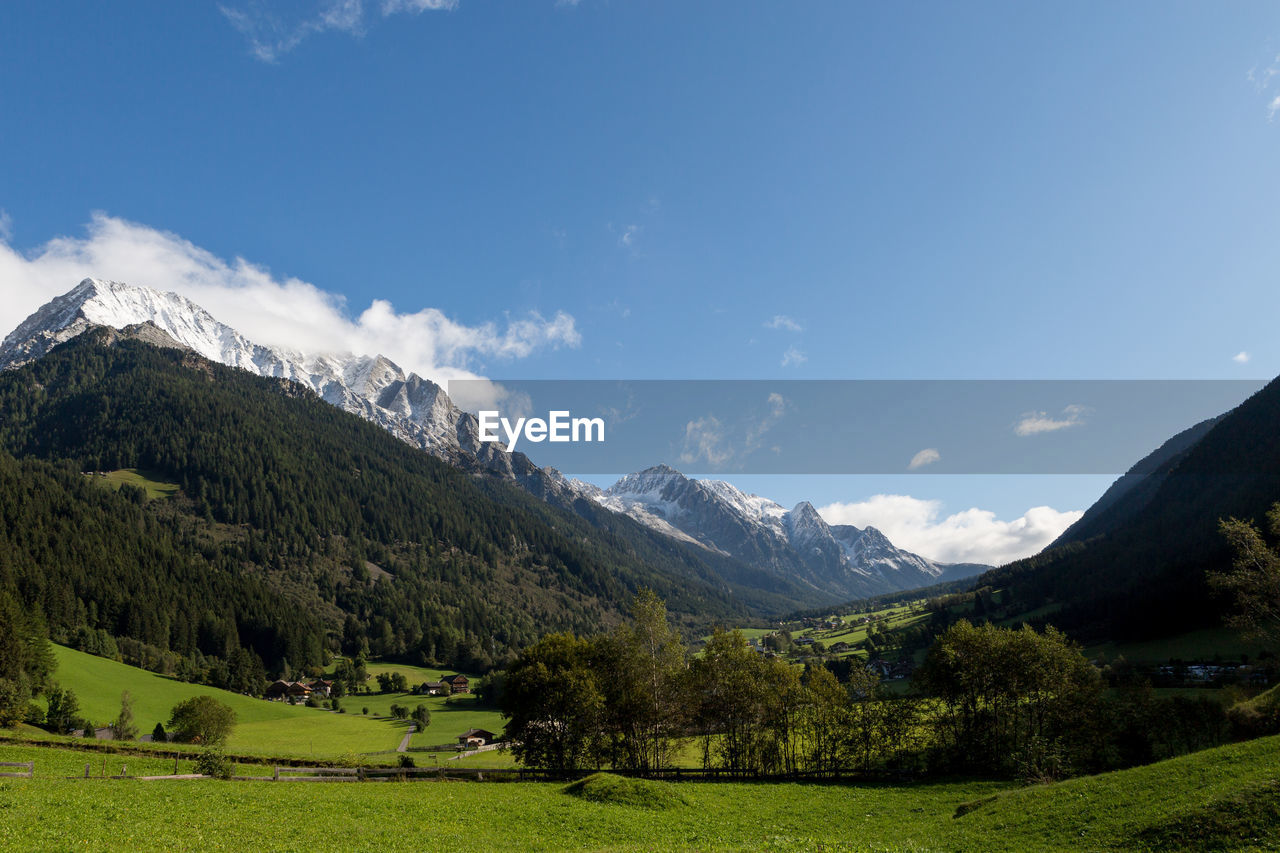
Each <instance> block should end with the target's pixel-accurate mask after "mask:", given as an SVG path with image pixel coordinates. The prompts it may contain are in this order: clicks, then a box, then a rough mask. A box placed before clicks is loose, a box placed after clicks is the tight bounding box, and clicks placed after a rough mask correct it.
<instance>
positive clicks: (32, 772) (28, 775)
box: [0, 761, 36, 779]
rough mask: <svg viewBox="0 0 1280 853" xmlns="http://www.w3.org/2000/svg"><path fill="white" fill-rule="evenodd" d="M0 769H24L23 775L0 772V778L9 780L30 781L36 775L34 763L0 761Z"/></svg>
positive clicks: (7, 771)
mask: <svg viewBox="0 0 1280 853" xmlns="http://www.w3.org/2000/svg"><path fill="white" fill-rule="evenodd" d="M0 767H25V768H27V770H26V772H25V773H18V772H15V771H9V770H4V771H0V776H4V777H7V778H9V779H30V778H31V777H32V776H34V775H35V774H36V763H35V762H34V761H0Z"/></svg>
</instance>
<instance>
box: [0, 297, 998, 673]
mask: <svg viewBox="0 0 1280 853" xmlns="http://www.w3.org/2000/svg"><path fill="white" fill-rule="evenodd" d="M0 367H3V368H4V372H3V373H2V374H0V413H2V415H3V422H2V423H3V426H0V454H2V455H0V476H3V477H4V478H5V479H6V480H7V481H8V483H9V486H10V487H9V488H6V489H5V490H4V494H5V495H7V496H8V497H7V499H6V500H5V506H4V507H3V512H4V515H3V518H4V527H3V531H0V538H3V542H2V543H0V552H2V553H3V556H2V557H0V585H3V586H4V587H5V588H6V589H8V590H10V591H11V592H12V593H14V594H15V595H16V598H17V600H18V601H19V602H20V603H21V604H22V606H24V607H26V608H28V609H30V610H32V611H33V612H37V613H39V614H41V615H42V616H43V617H44V618H45V619H46V620H47V621H48V623H49V626H50V629H51V631H52V633H53V635H54V636H55V637H57V638H61V639H64V640H66V639H68V638H70V637H72V636H75V635H77V634H80V635H85V634H88V635H93V636H101V637H102V638H104V639H103V641H104V642H106V639H105V638H107V637H110V638H113V641H116V642H121V643H124V644H126V646H127V647H128V649H129V650H131V653H130V654H129V655H128V657H129V658H130V659H138V660H140V661H144V662H149V663H154V661H155V660H156V659H160V658H165V657H166V656H168V657H170V658H176V659H178V660H180V661H185V662H198V663H201V664H203V665H206V666H207V665H210V663H209V662H213V663H212V665H214V666H217V667H223V668H224V670H225V672H226V675H225V678H223V679H222V680H223V681H225V682H226V683H227V684H229V685H233V684H234V683H235V681H236V680H237V679H249V678H255V677H257V676H258V674H259V673H260V672H261V671H262V670H263V669H264V668H265V669H269V670H271V671H279V670H280V669H281V667H283V666H284V665H285V664H286V663H287V664H288V665H290V666H292V667H295V668H296V667H298V666H307V665H313V664H315V663H318V662H319V661H320V660H321V659H322V658H323V657H324V650H325V649H326V648H328V649H330V650H339V649H345V650H348V651H351V650H358V649H361V648H366V649H368V650H369V651H370V652H371V653H372V654H374V655H378V656H383V657H400V658H402V659H407V660H414V661H418V662H422V663H441V664H450V665H455V666H467V667H472V668H475V669H485V668H487V667H488V666H490V665H492V664H493V663H494V662H496V661H499V660H500V659H503V658H504V657H505V656H506V655H507V654H509V653H510V652H511V651H513V650H514V649H518V648H520V647H521V646H522V645H524V644H527V643H529V642H532V641H533V640H534V639H536V638H537V637H538V636H540V635H542V634H543V633H545V632H546V631H549V630H576V631H580V632H585V631H590V630H596V629H598V628H599V627H601V626H607V625H609V624H612V623H614V622H616V621H617V620H618V619H619V618H620V616H621V613H622V612H623V611H624V610H625V608H626V606H627V602H628V601H629V600H630V599H631V597H632V596H633V595H634V593H635V591H636V590H637V589H639V588H640V587H650V588H652V589H654V590H655V591H656V592H658V593H659V594H660V595H661V596H662V597H663V598H665V599H666V600H667V602H668V605H669V607H670V608H671V610H672V613H673V617H674V618H676V619H677V620H678V621H679V622H681V623H682V624H685V625H686V626H689V627H691V628H694V627H697V628H706V627H708V626H710V625H711V624H713V623H724V622H732V621H740V620H743V619H751V618H761V617H766V616H777V615H780V614H782V613H785V612H789V611H794V610H795V609H797V608H803V607H815V606H823V605H830V604H833V603H836V602H839V601H844V600H849V599H853V598H861V597H865V596H869V595H876V594H883V593H889V592H894V591H901V590H909V589H915V588H919V587H924V586H928V585H930V584H934V583H937V582H939V581H947V580H955V579H959V578H963V577H967V576H969V575H974V574H977V573H979V572H981V571H983V570H985V569H987V568H989V567H987V566H980V565H968V564H966V565H941V564H938V563H935V562H933V561H930V560H928V559H926V558H923V557H920V556H918V555H915V554H911V553H908V552H905V551H902V550H901V549H898V548H896V547H894V546H893V544H892V543H891V542H889V540H888V539H887V538H885V537H884V536H883V534H881V533H880V532H879V531H877V530H875V529H874V528H866V529H858V528H855V527H849V526H829V525H827V524H826V523H825V522H824V521H823V520H822V519H821V518H820V517H819V516H818V514H817V512H816V511H815V510H814V508H813V507H812V506H811V505H810V504H808V503H807V502H802V503H800V504H799V505H798V506H796V507H795V508H793V509H791V510H786V509H785V508H783V507H781V506H779V505H777V504H775V503H773V502H771V501H768V500H766V499H764V498H760V497H757V496H754V495H747V494H744V493H742V492H740V491H738V490H737V489H735V488H734V487H733V486H731V485H729V484H728V483H723V482H718V481H711V480H704V481H699V480H693V479H689V478H686V477H684V476H683V475H681V474H680V473H679V472H677V471H675V470H673V469H671V468H668V467H666V466H661V465H660V466H657V467H655V468H651V469H648V470H646V471H642V472H639V473H637V474H632V475H629V476H627V477H624V478H623V479H622V480H620V481H619V482H618V483H617V484H615V485H614V486H613V487H611V488H609V489H606V490H600V489H597V488H595V487H593V486H590V485H587V484H584V483H580V482H577V481H573V480H569V479H567V478H565V477H564V476H562V475H561V474H560V473H559V472H557V471H555V470H554V469H549V468H540V467H538V466H537V465H535V464H533V463H532V462H531V461H530V460H529V459H528V458H527V457H526V456H525V455H524V454H523V453H518V452H517V453H508V452H507V451H506V449H505V448H503V447H502V446H501V445H499V444H495V443H485V442H480V441H479V439H478V429H477V422H476V419H475V417H474V416H473V415H471V414H469V413H467V412H464V411H462V410H461V409H460V408H459V407H458V406H456V405H454V403H453V402H452V401H451V400H450V399H449V397H448V396H447V395H446V394H445V392H444V391H443V389H441V388H440V387H439V386H438V385H436V384H434V383H432V382H430V381H428V380H426V379H423V378H422V377H419V376H417V375H414V374H412V373H406V372H405V371H404V370H402V369H401V368H399V367H398V366H397V365H395V364H393V363H392V362H390V361H389V360H387V359H386V358H383V357H381V356H364V355H343V354H319V355H317V354H306V353H300V352H293V351H289V350H285V349H282V348H279V347H273V346H266V345H262V344H259V343H255V342H253V341H250V340H248V339H247V338H245V337H244V336H243V335H241V334H239V333H238V332H237V331H236V330H234V329H232V328H230V327H229V326H227V325H225V324H223V323H220V322H219V321H218V320H217V319H215V318H214V317H213V316H211V315H210V314H209V313H208V312H206V311H205V310H203V309H202V308H200V307H199V306H198V305H196V304H194V303H192V302H191V301H189V300H187V299H185V298H183V297H181V296H178V295H176V294H173V293H160V292H158V291H155V290H151V289H148V288H144V287H136V286H131V285H127V284H122V283H118V282H104V281H97V280H93V279H86V280H85V281H83V282H81V283H80V284H79V285H78V286H77V287H75V288H74V289H73V290H71V291H70V292H68V293H66V294H65V295H63V296H60V297H58V298H56V299H54V300H53V301H51V302H50V303H48V304H47V305H45V306H44V307H43V308H41V309H40V310H39V311H37V312H36V313H35V314H33V315H32V316H31V317H29V318H28V319H27V320H26V321H24V322H23V323H22V324H21V325H19V326H18V328H17V329H15V330H14V331H13V332H12V333H11V334H10V335H8V337H6V338H5V340H4V342H3V345H0ZM121 471H129V472H137V473H136V475H135V476H136V477H138V478H139V479H140V480H142V481H143V482H145V483H147V484H161V485H163V486H166V487H168V488H167V490H165V491H163V493H164V494H166V495H171V497H167V498H165V499H155V500H146V499H145V494H144V493H143V492H142V491H141V490H139V489H134V488H130V487H126V488H122V489H121V490H119V491H118V492H113V491H111V490H109V489H106V488H104V487H103V485H102V483H101V482H100V481H102V480H104V479H105V480H107V481H108V482H109V481H110V480H111V477H112V476H113V475H114V474H116V473H117V472H121ZM20 484H21V485H20ZM73 531H74V532H73ZM213 601H217V602H219V605H218V606H217V607H216V608H215V607H212V606H211V605H210V602H213ZM80 645H81V646H84V645H86V643H85V642H84V641H83V637H82V641H81V642H80Z"/></svg>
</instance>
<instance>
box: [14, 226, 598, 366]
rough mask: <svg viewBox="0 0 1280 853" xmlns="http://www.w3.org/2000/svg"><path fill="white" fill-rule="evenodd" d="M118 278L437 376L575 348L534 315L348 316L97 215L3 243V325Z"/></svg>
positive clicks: (244, 327)
mask: <svg viewBox="0 0 1280 853" xmlns="http://www.w3.org/2000/svg"><path fill="white" fill-rule="evenodd" d="M89 277H94V278H102V279H114V280H117V281H124V282H128V283H130V284H137V285H143V286H145V287H151V288H154V289H156V290H162V291H170V290H171V291H175V292H177V293H180V294H182V295H183V296H186V297H188V298H189V299H191V300H192V301H194V302H195V303H197V304H198V305H200V306H202V307H204V308H205V309H207V310H208V311H209V312H210V313H211V314H213V316H215V317H217V318H218V319H219V320H221V321H222V322H224V323H226V324H228V325H229V326H231V327H233V328H235V329H236V330H237V331H239V332H241V333H243V334H244V335H246V336H247V337H248V338H249V339H250V340H253V341H257V342H259V343H263V344H273V345H276V346H282V347H286V348H289V349H293V350H298V351H302V352H310V353H326V352H335V353H340V352H353V353H362V354H368V355H374V354H382V355H385V356H386V357H388V358H390V359H391V360H392V361H395V362H397V363H398V364H400V365H401V366H402V367H404V368H406V369H408V370H412V371H414V372H415V373H417V374H419V375H421V376H424V377H426V378H428V379H431V380H433V381H436V382H439V383H443V382H445V381H447V380H449V379H467V378H475V377H476V375H477V374H476V372H475V371H476V370H481V369H483V364H482V362H483V361H484V360H486V359H496V360H512V359H519V358H524V357H526V356H529V355H531V354H532V353H534V352H535V351H538V350H541V349H556V348H559V347H577V346H579V345H580V344H581V342H582V337H581V335H580V334H579V332H578V329H577V326H576V323H575V321H574V318H573V317H572V316H570V315H569V314H566V313H565V312H563V311H557V312H556V313H555V314H554V315H552V316H551V317H549V318H548V317H544V316H542V315H541V314H537V313H530V314H526V315H523V316H518V317H506V318H504V319H503V320H502V321H501V322H498V321H493V322H488V323H482V324H480V325H477V326H469V325H465V324H463V323H459V322H457V321H455V320H453V319H451V318H450V317H448V316H446V315H445V314H444V312H442V311H440V310H438V309H436V308H423V309H421V310H418V311H412V312H401V311H398V310H397V309H396V308H395V307H394V306H393V305H392V304H391V303H390V302H388V301H386V300H383V299H376V300H374V301H373V302H372V303H370V305H369V306H368V307H367V308H365V309H364V310H363V311H361V312H360V313H359V314H358V315H357V316H356V317H355V318H354V319H352V318H351V317H350V315H349V314H348V312H347V304H346V299H345V298H344V297H343V296H341V295H340V294H336V293H331V292H328V291H325V290H322V289H321V288H319V287H317V286H316V285H314V284H310V283H308V282H305V281H302V280H300V279H296V278H277V277H275V276H273V275H272V274H271V273H270V272H269V271H268V270H266V269H264V268H262V267H259V266H256V265H254V264H252V263H250V262H249V261H246V260H245V259H243V258H236V259H235V260H233V261H226V260H223V259H222V258H219V257H217V256H216V255H214V254H213V253H212V252H209V251H207V250H205V249H202V248H200V247H199V246H197V245H195V244H194V243H192V242H190V241H188V240H184V239H183V238H181V237H179V236H178V235H176V234H173V233H170V232H167V231H160V230H158V229H155V228H150V227H148V226H145V225H139V224H137V223H134V222H129V221H126V220H124V219H118V218H116V217H112V216H107V215H106V214H103V213H95V214H94V215H93V218H92V220H91V222H90V223H89V226H88V233H87V235H86V236H84V237H58V238H56V239H53V240H50V241H49V242H48V243H45V244H44V245H43V246H40V247H38V248H36V249H35V250H34V251H31V252H28V253H25V254H24V253H22V252H19V251H17V250H16V249H14V248H13V247H11V246H10V245H9V244H8V242H7V241H4V240H0V282H3V283H4V285H3V286H4V297H5V298H4V299H3V300H0V329H2V330H3V331H4V332H7V331H8V330H10V329H13V328H15V327H16V326H17V325H18V324H19V323H20V322H21V321H22V320H23V319H24V318H25V317H26V316H27V315H29V314H30V313H32V312H33V311H35V310H36V309H37V308H39V307H40V306H41V305H43V304H44V303H45V302H47V301H49V300H50V299H52V298H53V297H54V296H57V295H59V294H62V293H65V292H66V291H68V290H70V289H71V288H73V287H75V285H76V284H77V283H79V282H80V281H81V280H82V279H85V278H89Z"/></svg>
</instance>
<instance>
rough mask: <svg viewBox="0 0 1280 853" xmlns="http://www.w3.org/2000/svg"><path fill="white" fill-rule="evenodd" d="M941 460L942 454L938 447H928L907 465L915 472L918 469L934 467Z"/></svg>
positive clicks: (913, 457)
mask: <svg viewBox="0 0 1280 853" xmlns="http://www.w3.org/2000/svg"><path fill="white" fill-rule="evenodd" d="M941 458H942V454H941V453H939V452H938V449H937V448H936V447H926V448H925V449H924V450H921V451H920V452H919V453H917V454H916V455H915V456H912V457H911V462H910V463H909V464H908V465H907V468H908V469H909V470H911V471H914V470H916V469H917V468H923V467H924V466H926V465H932V464H933V463H935V462H937V461H938V460H939V459H941Z"/></svg>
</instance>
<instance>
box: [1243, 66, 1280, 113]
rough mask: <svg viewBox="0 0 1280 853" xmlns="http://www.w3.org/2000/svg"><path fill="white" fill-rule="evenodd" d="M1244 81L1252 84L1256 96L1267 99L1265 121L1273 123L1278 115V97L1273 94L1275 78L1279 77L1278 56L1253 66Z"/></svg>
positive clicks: (1279, 108) (1279, 97) (1279, 110)
mask: <svg viewBox="0 0 1280 853" xmlns="http://www.w3.org/2000/svg"><path fill="white" fill-rule="evenodd" d="M1245 76H1246V79H1248V81H1249V82H1250V83H1252V84H1253V88H1254V89H1255V90H1257V92H1258V94H1260V95H1264V96H1266V97H1267V98H1269V100H1268V102H1267V121H1275V118H1276V114H1277V113H1280V95H1275V94H1273V92H1274V86H1275V83H1276V78H1277V77H1280V56H1273V57H1272V58H1271V59H1269V60H1267V61H1265V62H1262V63H1259V64H1258V65H1255V66H1254V67H1253V68H1250V69H1249V73H1248V74H1247V75H1245Z"/></svg>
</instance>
